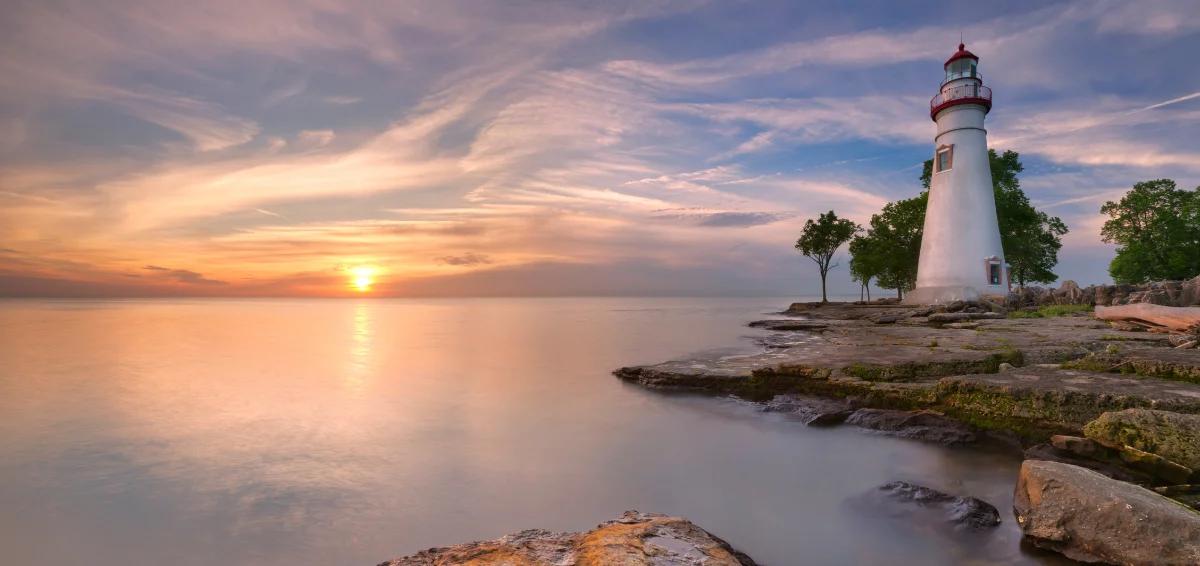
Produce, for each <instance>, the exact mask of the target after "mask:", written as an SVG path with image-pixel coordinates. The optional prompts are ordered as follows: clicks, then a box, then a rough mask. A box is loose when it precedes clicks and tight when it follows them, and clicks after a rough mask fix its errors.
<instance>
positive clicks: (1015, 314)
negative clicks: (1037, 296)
mask: <svg viewBox="0 0 1200 566" xmlns="http://www.w3.org/2000/svg"><path fill="white" fill-rule="evenodd" d="M1093 311H1095V309H1094V308H1093V307H1092V306H1091V305H1045V306H1041V307H1038V308H1037V310H1019V311H1010V312H1009V313H1008V318H1054V317H1056V316H1073V315H1076V314H1082V313H1088V312H1093Z"/></svg>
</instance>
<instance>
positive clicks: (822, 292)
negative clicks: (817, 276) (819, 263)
mask: <svg viewBox="0 0 1200 566" xmlns="http://www.w3.org/2000/svg"><path fill="white" fill-rule="evenodd" d="M821 302H822V303H828V302H829V297H827V296H826V295H825V272H824V271H822V272H821Z"/></svg>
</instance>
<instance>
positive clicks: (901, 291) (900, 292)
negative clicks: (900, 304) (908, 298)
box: [896, 287, 904, 301]
mask: <svg viewBox="0 0 1200 566" xmlns="http://www.w3.org/2000/svg"><path fill="white" fill-rule="evenodd" d="M896 298H897V299H900V300H901V301H903V300H904V289H901V288H900V287H896Z"/></svg>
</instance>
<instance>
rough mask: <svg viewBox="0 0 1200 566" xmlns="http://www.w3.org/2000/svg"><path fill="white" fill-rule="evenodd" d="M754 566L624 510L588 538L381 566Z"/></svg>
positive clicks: (521, 540) (683, 522) (522, 538)
mask: <svg viewBox="0 0 1200 566" xmlns="http://www.w3.org/2000/svg"><path fill="white" fill-rule="evenodd" d="M592 564H646V565H663V566H667V565H679V566H684V565H693V564H704V565H705V566H754V564H755V562H754V561H753V560H751V559H750V557H749V556H746V555H745V554H743V553H741V552H738V551H737V550H734V549H733V547H731V546H729V544H728V543H726V542H725V541H723V540H721V539H719V538H717V537H715V536H713V535H711V534H709V533H708V532H707V531H705V530H704V529H701V528H700V527H697V526H696V525H693V524H692V523H691V522H690V521H688V520H687V519H681V518H679V517H668V516H666V515H659V514H657V513H639V512H637V511H626V512H625V514H624V515H622V516H621V518H619V519H617V520H615V521H609V522H607V523H601V524H600V525H599V526H597V527H596V528H595V529H593V530H591V531H588V532H586V533H554V532H550V531H546V530H542V529H534V530H528V531H521V532H519V533H516V534H512V535H508V536H506V537H502V538H498V539H496V540H491V541H483V542H469V543H466V544H459V545H455V546H449V547H438V548H430V549H428V550H422V551H421V552H418V553H416V554H413V555H412V556H405V557H403V558H397V559H395V560H391V561H389V562H384V563H382V564H380V565H379V566H458V565H461V566H467V565H470V566H518V565H519V566H543V565H544V566H551V565H554V566H576V565H578V566H583V565H592Z"/></svg>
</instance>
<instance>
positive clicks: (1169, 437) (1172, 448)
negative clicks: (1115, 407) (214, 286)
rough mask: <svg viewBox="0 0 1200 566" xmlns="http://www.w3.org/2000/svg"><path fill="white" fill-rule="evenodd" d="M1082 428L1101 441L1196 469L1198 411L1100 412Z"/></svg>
mask: <svg viewBox="0 0 1200 566" xmlns="http://www.w3.org/2000/svg"><path fill="white" fill-rule="evenodd" d="M1083 430H1084V433H1085V434H1087V436H1088V438H1090V439H1092V440H1095V441H1096V442H1099V443H1101V444H1105V445H1110V446H1111V445H1117V444H1119V445H1124V446H1131V447H1133V448H1136V449H1138V450H1141V451H1143V452H1149V453H1151V454H1155V455H1157V456H1162V457H1163V458H1166V459H1168V460H1170V461H1172V462H1175V463H1177V464H1180V465H1182V466H1185V467H1187V468H1190V469H1192V470H1197V469H1200V415H1187V414H1180V413H1173V412H1170V411H1156V410H1151V409H1128V410H1125V411H1119V412H1109V413H1104V414H1103V415H1100V418H1098V419H1096V420H1094V421H1092V422H1090V423H1088V424H1087V425H1086V426H1084V427H1083ZM1180 483H1183V482H1180Z"/></svg>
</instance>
